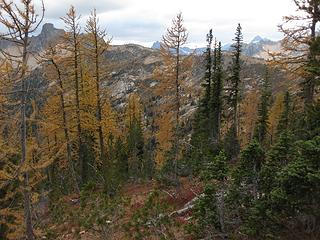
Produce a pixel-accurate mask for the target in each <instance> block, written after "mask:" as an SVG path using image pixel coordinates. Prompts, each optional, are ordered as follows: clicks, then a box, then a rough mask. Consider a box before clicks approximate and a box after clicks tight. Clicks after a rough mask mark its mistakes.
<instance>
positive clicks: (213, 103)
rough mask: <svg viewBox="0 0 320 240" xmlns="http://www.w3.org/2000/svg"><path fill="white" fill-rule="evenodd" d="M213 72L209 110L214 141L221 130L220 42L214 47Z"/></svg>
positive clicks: (221, 69)
mask: <svg viewBox="0 0 320 240" xmlns="http://www.w3.org/2000/svg"><path fill="white" fill-rule="evenodd" d="M214 59H215V60H214V62H215V64H214V73H213V78H212V87H211V93H210V94H211V97H210V104H209V105H210V112H211V116H212V119H210V122H212V124H213V126H212V135H211V137H212V138H213V140H214V141H215V142H216V143H219V141H220V132H221V115H222V106H223V102H222V100H223V60H222V50H221V42H219V44H218V46H217V47H216V48H215V58H214Z"/></svg>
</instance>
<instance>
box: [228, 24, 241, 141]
mask: <svg viewBox="0 0 320 240" xmlns="http://www.w3.org/2000/svg"><path fill="white" fill-rule="evenodd" d="M233 40H234V44H233V45H232V49H233V51H232V55H233V57H232V66H231V71H232V72H231V77H230V84H231V85H230V104H231V108H232V129H233V130H232V132H233V134H234V137H235V138H238V125H239V120H238V117H239V112H238V111H239V109H238V106H239V103H240V82H241V79H240V73H241V59H240V57H241V52H242V45H243V36H242V28H241V25H240V24H238V27H237V30H236V33H235V38H234V39H233Z"/></svg>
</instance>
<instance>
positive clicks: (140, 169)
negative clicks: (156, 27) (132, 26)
mask: <svg viewBox="0 0 320 240" xmlns="http://www.w3.org/2000/svg"><path fill="white" fill-rule="evenodd" d="M56 1H57V0H56ZM57 2H59V1H57ZM66 2H67V1H66ZM97 2H98V1H97ZM291 2H292V3H293V4H294V6H295V9H296V11H295V12H292V14H291V15H288V16H283V21H282V22H281V23H279V26H278V31H279V32H281V34H282V36H283V38H282V39H281V40H280V41H279V42H277V43H276V42H272V41H271V40H267V39H261V40H259V41H258V40H257V41H254V42H251V43H250V44H249V43H246V42H245V41H244V33H245V25H243V24H242V23H238V22H235V23H234V33H232V34H233V37H232V38H231V39H230V43H231V44H230V45H229V46H228V48H227V47H226V46H224V43H223V42H222V41H220V40H219V39H218V37H217V36H215V32H216V30H215V28H218V27H219V26H218V25H216V24H215V23H213V26H212V29H211V27H210V26H208V31H207V34H204V36H203V41H206V46H205V47H204V48H201V49H200V48H197V49H190V48H189V47H188V43H189V38H190V36H192V32H191V31H190V32H189V31H188V24H187V23H186V21H185V18H186V17H187V16H186V15H185V14H184V13H183V12H178V13H177V14H176V15H175V16H174V15H173V16H171V17H172V21H171V19H169V20H168V23H169V25H167V26H166V31H164V32H163V33H162V37H161V39H159V42H157V46H156V47H152V48H147V47H143V46H140V45H137V44H131V43H129V44H123V45H117V44H114V43H113V37H114V36H111V35H110V34H109V32H108V26H104V24H102V23H101V21H100V18H99V14H98V12H99V9H97V10H96V9H88V11H87V13H85V14H83V13H82V12H81V14H80V13H78V10H77V5H76V4H75V6H72V5H71V6H70V7H69V10H68V11H67V13H64V14H62V15H61V16H60V19H59V21H60V23H61V24H62V25H63V26H64V28H63V29H59V28H56V26H54V25H53V24H51V23H47V22H45V21H46V19H47V18H46V12H47V7H46V4H45V3H46V1H42V0H0V72H1V73H0V239H1V240H2V239H3V240H7V239H8V240H23V239H26V240H36V239H48V240H56V239H57V240H58V239H61V240H76V239H82V240H95V239H101V240H107V239H111V240H117V239H119V240H122V239H123V240H126V239H128V240H131V239H132V240H193V239H195V240H197V239H199V240H220V239H221V240H222V239H230V240H251V239H253V240H255V239H256V240H259V239H261V240H262V239H270V240H271V239H275V240H276V239H284V240H295V239H297V240H299V239H301V240H309V239H310V240H317V239H318V240H319V239H320V0H292V1H291ZM203 7H204V8H205V6H203ZM226 14H227V13H226ZM170 21H171V22H170ZM275 27H276V28H277V26H275ZM137 34H139V33H137ZM262 34H263V33H262ZM259 44H264V45H263V46H260V45H259ZM155 45H156V44H154V46H155ZM271 45H272V46H273V48H274V49H275V48H276V47H275V46H277V49H276V50H274V51H271V50H270V51H269V50H268V51H264V55H263V57H261V56H262V55H259V56H258V55H254V54H253V53H252V52H253V51H258V50H259V49H260V48H258V47H261V49H262V48H264V49H265V47H266V46H271ZM257 48H258V50H257ZM261 49H260V50H261ZM187 50H188V52H187ZM260 50H259V51H260ZM251 53H252V54H251Z"/></svg>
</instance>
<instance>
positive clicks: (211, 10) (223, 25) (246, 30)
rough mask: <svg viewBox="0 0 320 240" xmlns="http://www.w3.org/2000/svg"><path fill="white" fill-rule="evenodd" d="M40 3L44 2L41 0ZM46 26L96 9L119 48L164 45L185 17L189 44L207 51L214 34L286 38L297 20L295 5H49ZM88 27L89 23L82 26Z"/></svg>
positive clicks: (249, 0) (131, 0)
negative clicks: (285, 22) (290, 22)
mask: <svg viewBox="0 0 320 240" xmlns="http://www.w3.org/2000/svg"><path fill="white" fill-rule="evenodd" d="M37 1H39V0H37ZM44 2H45V5H46V21H51V22H54V23H55V24H56V25H57V26H58V27H61V26H63V24H62V23H61V21H60V20H59V17H61V16H64V15H65V13H66V12H67V10H68V8H69V7H70V5H74V6H75V7H76V10H77V11H78V12H79V13H80V14H81V15H82V16H83V17H84V18H85V17H86V15H88V14H90V11H91V10H92V9H93V8H96V9H97V12H98V13H99V17H100V23H101V25H102V26H103V27H105V28H106V29H107V30H108V32H109V34H110V35H112V36H113V38H114V39H115V40H116V41H118V42H121V41H122V42H130V41H131V42H142V43H143V42H146V45H147V42H152V41H156V40H159V39H160V38H161V36H162V34H164V32H165V29H166V28H167V27H169V26H170V24H171V19H172V18H173V17H174V16H175V15H176V14H177V13H178V12H180V11H181V12H182V13H183V16H184V19H185V26H186V27H187V29H188V30H189V43H190V44H193V45H198V46H203V45H205V36H206V33H207V32H208V30H209V29H210V28H213V31H214V35H215V37H216V38H217V39H218V40H220V41H222V42H223V43H227V42H230V41H232V38H233V35H234V31H235V28H236V26H237V24H238V23H241V24H242V27H243V34H244V38H245V41H250V40H251V39H252V38H253V37H254V36H255V35H261V36H263V37H269V38H272V39H279V38H281V34H280V33H278V29H277V25H278V24H279V23H281V21H282V16H285V15H289V14H294V11H295V8H294V3H293V1H292V0H268V1H265V0H241V1H240V0H223V1H221V0H197V1H189V0H157V1H155V0H91V1H88V0H44ZM82 21H83V22H84V21H85V20H84V19H83V20H82Z"/></svg>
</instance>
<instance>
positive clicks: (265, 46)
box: [222, 35, 281, 59]
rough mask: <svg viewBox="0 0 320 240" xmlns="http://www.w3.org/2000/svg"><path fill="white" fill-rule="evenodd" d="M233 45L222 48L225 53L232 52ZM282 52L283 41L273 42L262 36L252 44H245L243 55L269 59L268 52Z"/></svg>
mask: <svg viewBox="0 0 320 240" xmlns="http://www.w3.org/2000/svg"><path fill="white" fill-rule="evenodd" d="M231 46H232V44H231V43H228V44H226V45H224V46H223V47H222V50H223V51H231ZM279 51H281V41H272V40H270V39H268V38H262V37H261V36H259V35H258V36H256V37H254V38H253V39H252V40H251V42H249V43H244V44H243V54H244V55H246V56H248V57H255V58H262V59H268V58H269V55H268V52H279Z"/></svg>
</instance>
